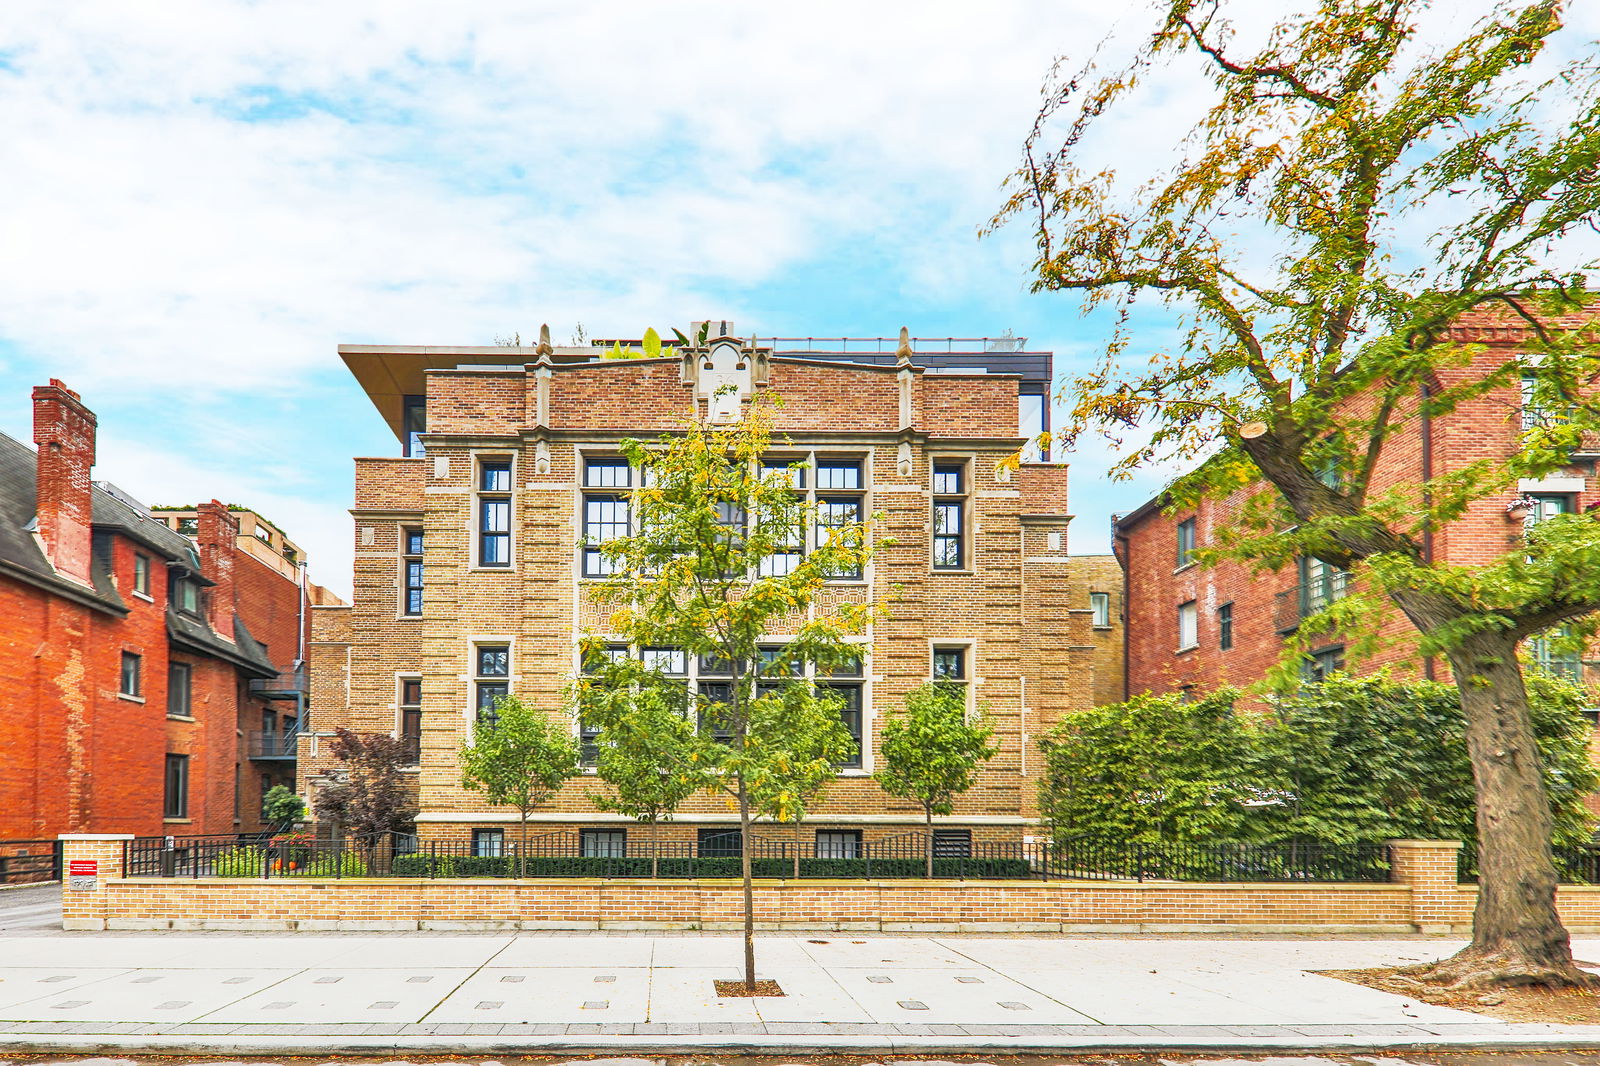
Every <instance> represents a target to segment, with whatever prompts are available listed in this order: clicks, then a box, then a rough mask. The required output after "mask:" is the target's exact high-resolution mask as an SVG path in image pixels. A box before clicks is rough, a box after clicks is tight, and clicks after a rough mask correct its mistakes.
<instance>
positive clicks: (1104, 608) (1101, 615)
mask: <svg viewBox="0 0 1600 1066" xmlns="http://www.w3.org/2000/svg"><path fill="white" fill-rule="evenodd" d="M1089 613H1090V615H1091V617H1092V620H1093V622H1094V627H1095V628H1096V629H1110V628H1111V593H1109V592H1091V593H1089Z"/></svg>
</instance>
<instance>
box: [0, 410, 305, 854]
mask: <svg viewBox="0 0 1600 1066" xmlns="http://www.w3.org/2000/svg"><path fill="white" fill-rule="evenodd" d="M33 406H34V432H33V437H34V443H35V444H36V445H37V452H35V451H34V450H33V449H30V448H28V447H27V445H25V444H23V443H22V442H20V441H17V440H14V439H12V438H11V437H7V436H4V435H0V679H3V683H4V685H5V691H6V693H7V698H6V699H5V700H4V701H0V752H3V756H4V757H3V758H0V839H17V838H38V837H48V836H53V835H55V834H57V833H63V832H78V833H82V832H131V833H137V834H141V835H144V834H151V835H153V834H173V835H190V834H199V833H233V832H236V831H238V830H240V829H249V828H253V827H254V826H255V825H256V824H257V821H258V820H257V817H256V814H257V811H258V809H259V797H258V796H257V795H256V794H255V790H254V789H253V788H247V787H246V772H247V765H248V764H249V763H250V761H251V760H250V758H249V754H250V753H249V748H248V745H247V744H245V743H243V742H242V737H243V735H244V728H243V727H246V726H248V725H249V724H250V723H257V725H256V726H255V728H259V723H260V722H261V721H262V716H263V715H265V714H268V713H273V710H274V708H275V707H276V706H278V705H280V703H281V696H282V693H281V692H279V691H278V690H279V689H281V688H282V687H283V686H282V684H281V682H280V680H279V678H280V675H282V674H285V673H290V674H292V673H293V672H294V671H295V668H296V666H297V662H296V660H297V658H298V657H299V656H300V655H301V654H302V647H303V645H302V642H301V640H300V637H299V634H298V632H297V631H296V626H298V625H300V624H303V623H300V622H295V621H293V620H294V619H300V618H303V615H304V612H303V611H301V610H300V609H299V606H298V603H299V600H300V598H301V590H300V587H299V585H298V584H297V583H296V582H293V581H289V580H286V579H285V578H284V577H283V576H282V575H279V574H275V573H274V574H271V575H270V576H264V575H262V574H259V573H256V572H255V569H254V568H255V567H256V565H257V564H255V563H254V562H253V561H252V560H249V559H242V558H241V557H240V554H239V552H238V550H237V548H236V538H237V534H238V522H237V520H236V519H235V518H234V517H233V515H232V514H231V513H230V512H229V510H228V508H227V507H225V506H223V505H222V504H220V503H217V502H216V501H212V502H211V503H209V504H205V505H202V506H201V507H200V508H198V509H197V511H196V514H195V517H196V525H195V528H194V537H193V539H192V540H191V539H190V538H189V537H186V536H183V535H180V534H179V533H177V532H175V531H174V530H172V529H170V528H168V526H167V525H166V524H165V523H163V522H161V521H158V520H156V519H154V518H152V517H151V516H150V513H149V512H148V511H147V510H146V509H145V508H144V507H143V506H142V505H141V504H139V503H138V502H137V501H135V500H133V499H132V498H131V497H130V496H128V495H127V494H126V493H124V492H122V491H120V490H118V489H117V488H115V487H114V486H112V485H109V484H107V483H104V482H98V483H97V482H94V481H93V480H92V477H91V474H92V469H93V466H94V461H95V429H96V420H95V416H94V414H93V412H91V411H90V410H89V409H88V408H87V407H85V406H84V404H83V403H82V401H81V400H80V398H79V397H78V395H77V394H76V393H74V392H72V391H71V390H69V389H67V388H66V387H65V386H64V385H63V384H62V383H61V382H59V381H51V383H50V384H49V385H45V386H40V387H39V388H36V389H35V390H34V393H33ZM290 607H292V608H293V609H292V610H290V609H288V608H290ZM258 623H259V624H260V625H261V628H260V629H259V631H258V630H257V629H256V628H255V626H256V625H257V624H258ZM258 632H259V633H260V634H261V636H259V637H258V636H257V633H258ZM263 640H264V641H265V643H264V642H263ZM280 776H281V775H280ZM288 779H289V780H291V781H292V780H293V768H292V763H291V766H290V769H289V775H288Z"/></svg>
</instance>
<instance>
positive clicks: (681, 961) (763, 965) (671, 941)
mask: <svg viewBox="0 0 1600 1066" xmlns="http://www.w3.org/2000/svg"><path fill="white" fill-rule="evenodd" d="M496 961H498V960H496ZM810 961H811V959H810V956H809V955H807V954H806V952H805V951H804V950H803V946H802V944H801V943H800V942H799V941H797V940H795V939H794V938H792V937H779V936H771V937H768V936H764V937H761V938H759V939H758V940H757V941H756V970H757V971H758V974H759V976H761V977H763V978H765V977H769V976H771V975H770V974H768V973H767V972H766V971H767V970H769V969H771V968H773V967H775V966H788V965H798V964H805V963H809V962H810ZM651 964H652V965H653V966H655V967H657V968H658V969H659V968H661V967H671V966H688V967H693V968H700V967H704V966H731V967H733V968H734V969H735V970H738V971H739V972H740V973H743V972H744V938H743V937H738V936H701V937H659V938H657V939H656V940H655V954H654V956H653V957H652V960H651Z"/></svg>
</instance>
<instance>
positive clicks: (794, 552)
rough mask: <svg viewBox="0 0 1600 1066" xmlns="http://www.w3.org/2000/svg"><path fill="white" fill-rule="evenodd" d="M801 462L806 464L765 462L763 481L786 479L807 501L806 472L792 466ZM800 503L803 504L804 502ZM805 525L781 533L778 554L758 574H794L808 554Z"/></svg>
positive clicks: (780, 575)
mask: <svg viewBox="0 0 1600 1066" xmlns="http://www.w3.org/2000/svg"><path fill="white" fill-rule="evenodd" d="M801 462H804V460H802V459H794V460H785V459H765V460H763V461H762V463H761V477H762V480H764V481H765V480H769V479H772V478H782V479H783V481H784V482H785V483H786V484H787V485H788V486H789V488H790V489H791V490H793V491H794V492H795V493H796V494H797V495H799V496H802V497H803V496H804V495H805V491H806V468H805V467H804V466H794V465H791V463H801ZM800 502H802V503H803V500H802V501H800ZM819 522H820V516H819ZM801 525H802V524H796V525H794V526H793V527H791V528H788V529H785V530H782V531H781V537H780V538H779V541H780V542H779V545H778V547H777V550H775V551H773V552H772V554H770V555H768V556H767V557H766V558H764V559H762V560H761V562H760V564H758V567H757V573H758V574H759V575H760V576H761V577H783V576H785V575H788V574H792V573H794V571H795V568H796V567H798V566H799V565H800V561H801V560H802V559H804V558H805V554H806V534H805V530H804V529H803V528H801Z"/></svg>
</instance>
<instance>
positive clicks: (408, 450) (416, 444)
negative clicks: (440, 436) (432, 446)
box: [400, 396, 428, 459]
mask: <svg viewBox="0 0 1600 1066" xmlns="http://www.w3.org/2000/svg"><path fill="white" fill-rule="evenodd" d="M401 412H402V413H401V416H400V418H401V422H400V429H401V439H402V440H403V441H404V442H405V450H404V454H405V455H406V456H407V457H409V458H412V459H420V458H421V457H422V456H424V455H426V454H427V450H426V449H425V448H423V446H422V435H423V434H424V433H426V432H427V431H428V398H427V397H426V396H407V397H406V398H405V400H404V401H403V406H402V408H401Z"/></svg>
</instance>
